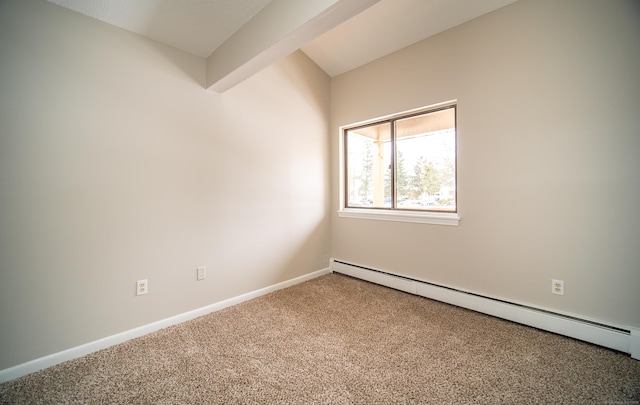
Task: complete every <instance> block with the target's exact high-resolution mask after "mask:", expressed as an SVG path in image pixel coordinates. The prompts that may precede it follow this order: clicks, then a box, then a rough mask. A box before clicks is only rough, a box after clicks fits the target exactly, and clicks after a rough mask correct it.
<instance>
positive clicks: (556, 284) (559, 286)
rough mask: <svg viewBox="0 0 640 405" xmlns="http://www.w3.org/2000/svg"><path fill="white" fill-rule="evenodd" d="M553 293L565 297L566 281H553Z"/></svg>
mask: <svg viewBox="0 0 640 405" xmlns="http://www.w3.org/2000/svg"><path fill="white" fill-rule="evenodd" d="M551 292H552V293H553V294H556V295H564V281H562V280H551Z"/></svg>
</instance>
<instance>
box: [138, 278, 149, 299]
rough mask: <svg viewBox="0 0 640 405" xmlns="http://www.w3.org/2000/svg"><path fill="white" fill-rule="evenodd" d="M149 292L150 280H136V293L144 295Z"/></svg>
mask: <svg viewBox="0 0 640 405" xmlns="http://www.w3.org/2000/svg"><path fill="white" fill-rule="evenodd" d="M148 292H149V282H148V281H147V280H146V279H145V280H138V281H136V295H142V294H146V293H148Z"/></svg>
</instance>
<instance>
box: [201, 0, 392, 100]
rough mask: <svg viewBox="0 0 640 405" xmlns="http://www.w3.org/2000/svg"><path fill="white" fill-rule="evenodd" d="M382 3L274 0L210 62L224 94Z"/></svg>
mask: <svg viewBox="0 0 640 405" xmlns="http://www.w3.org/2000/svg"><path fill="white" fill-rule="evenodd" d="M378 1H380V0H313V1H303V0H273V1H272V2H271V3H270V4H269V5H268V6H266V7H265V8H264V9H262V10H261V11H260V12H259V13H258V14H256V15H255V16H254V17H253V18H252V19H251V20H249V22H248V23H246V24H245V25H243V26H242V27H241V28H240V29H239V30H238V31H236V33H235V34H233V35H232V36H231V37H230V38H229V39H228V40H227V41H226V42H224V43H223V44H222V45H221V46H220V47H219V48H218V49H216V50H215V51H214V52H213V53H212V54H211V55H210V56H209V57H208V58H207V88H208V89H210V90H214V91H216V92H218V93H222V92H224V91H226V90H228V89H230V88H231V87H233V86H235V85H236V84H238V83H240V82H241V81H243V80H245V79H247V78H248V77H250V76H252V75H254V74H255V73H257V72H259V71H260V70H262V69H264V68H265V67H267V66H269V65H271V64H272V63H274V62H277V61H278V60H280V59H281V58H283V57H285V56H287V55H289V54H290V53H292V52H294V51H295V50H297V49H299V48H300V47H302V46H303V45H304V44H306V43H307V42H309V41H311V40H312V39H314V38H316V37H318V36H320V35H322V34H324V33H325V32H327V31H329V30H331V29H332V28H334V27H336V26H338V25H339V24H341V23H343V22H344V21H346V20H348V19H349V18H351V17H353V16H355V15H357V14H359V13H360V12H362V11H364V10H365V9H367V8H368V7H370V6H372V5H373V4H375V3H377V2H378Z"/></svg>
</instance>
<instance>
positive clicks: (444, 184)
mask: <svg viewBox="0 0 640 405" xmlns="http://www.w3.org/2000/svg"><path fill="white" fill-rule="evenodd" d="M455 121H456V119H455V108H448V109H446V110H440V111H435V112H431V113H427V114H422V115H418V116H415V117H411V118H406V119H402V120H398V121H396V176H397V180H396V197H397V208H398V209H425V210H438V211H456V128H455Z"/></svg>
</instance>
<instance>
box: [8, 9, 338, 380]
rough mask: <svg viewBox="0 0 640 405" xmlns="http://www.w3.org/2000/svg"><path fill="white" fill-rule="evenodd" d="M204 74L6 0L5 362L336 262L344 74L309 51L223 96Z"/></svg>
mask: <svg viewBox="0 0 640 405" xmlns="http://www.w3.org/2000/svg"><path fill="white" fill-rule="evenodd" d="M204 75H205V61H204V59H201V58H196V57H192V56H189V55H186V54H183V53H181V52H178V51H176V50H173V49H171V48H168V47H165V46H162V45H159V44H157V43H154V42H152V41H149V40H146V39H144V38H142V37H139V36H135V35H132V34H130V33H127V32H125V31H122V30H119V29H116V28H113V27H110V26H108V25H106V24H103V23H100V22H97V21H95V20H92V19H90V18H87V17H84V16H81V15H78V14H75V13H72V12H69V11H66V10H64V9H62V8H59V7H57V6H53V5H51V4H48V3H45V2H43V1H33V0H29V1H24V0H11V1H2V2H0V181H1V185H0V369H5V368H7V367H10V366H13V365H16V364H19V363H22V362H26V361H29V360H32V359H35V358H38V357H41V356H45V355H48V354H52V353H55V352H58V351H61V350H64V349H68V348H71V347H75V346H78V345H80V344H83V343H87V342H91V341H95V340H97V339H100V338H103V337H106V336H110V335H113V334H116V333H119V332H122V331H126V330H129V329H132V328H134V327H137V326H141V325H145V324H148V323H151V322H153V321H157V320H160V319H165V318H167V317H170V316H172V315H176V314H181V313H184V312H186V311H189V310H192V309H196V308H200V307H203V306H205V305H208V304H212V303H215V302H218V301H221V300H223V299H226V298H229V297H235V296H238V295H240V294H242V293H246V292H249V291H254V290H256V289H259V288H262V287H265V286H270V285H273V284H276V283H278V282H281V281H284V280H289V279H291V278H294V277H296V276H300V275H303V274H308V273H310V272H312V271H315V270H320V269H322V268H326V267H327V265H328V260H329V257H330V238H329V237H330V234H329V218H330V217H329V215H328V212H329V211H328V206H329V198H328V192H329V189H328V184H329V168H328V163H329V143H328V140H327V136H328V135H327V134H328V123H329V116H328V114H329V102H330V79H329V77H328V76H327V75H326V74H325V73H324V72H322V71H321V70H320V69H319V68H318V67H317V66H316V65H315V64H313V62H311V61H310V60H309V59H308V58H307V57H306V56H305V55H304V54H303V53H301V52H297V53H295V54H293V55H292V56H290V57H288V58H286V59H285V60H283V61H282V62H280V63H277V64H276V65H274V66H272V67H270V68H268V69H266V70H265V71H263V72H261V73H260V74H258V75H257V76H255V77H253V78H251V79H249V80H247V81H245V82H243V83H241V84H240V85H238V86H237V87H236V88H234V89H232V90H230V91H228V92H226V93H224V94H222V95H219V94H216V93H213V92H209V91H207V90H204V88H203V84H204ZM201 265H206V266H207V267H208V278H207V279H206V280H205V281H196V267H197V266H201ZM143 278H147V279H149V294H148V295H146V296H141V297H136V296H135V281H136V280H138V279H143Z"/></svg>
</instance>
